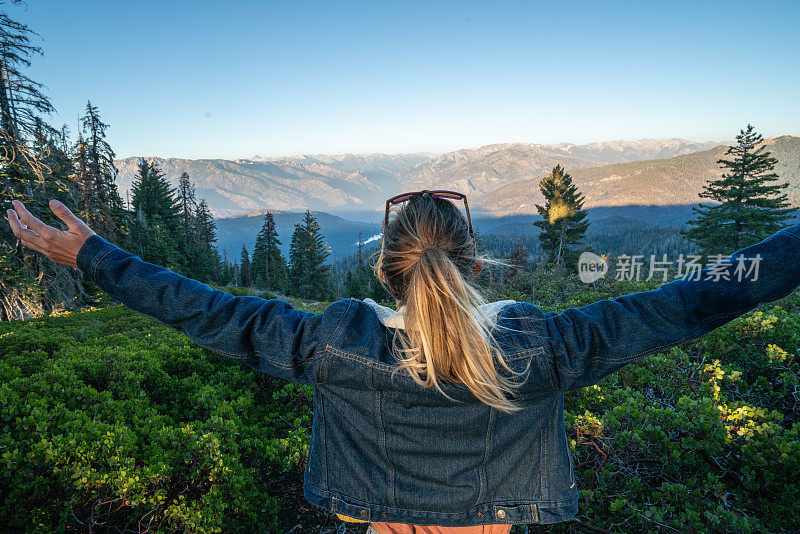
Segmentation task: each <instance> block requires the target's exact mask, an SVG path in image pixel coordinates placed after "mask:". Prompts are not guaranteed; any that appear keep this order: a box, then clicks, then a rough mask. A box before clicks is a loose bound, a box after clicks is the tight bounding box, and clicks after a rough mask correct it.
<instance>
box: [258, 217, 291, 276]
mask: <svg viewBox="0 0 800 534" xmlns="http://www.w3.org/2000/svg"><path fill="white" fill-rule="evenodd" d="M280 245H281V242H280V240H279V239H278V231H277V229H276V228H275V218H274V217H273V216H272V213H270V212H267V214H266V215H264V225H263V226H262V227H261V231H260V232H259V233H258V236H257V237H256V245H255V248H254V249H253V258H252V266H251V267H252V270H253V283H254V284H255V285H256V286H258V287H263V288H267V289H274V290H277V291H286V290H287V285H288V282H289V269H288V266H287V265H286V258H284V257H283V254H281V249H280Z"/></svg>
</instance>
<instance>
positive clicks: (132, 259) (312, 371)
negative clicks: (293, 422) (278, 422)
mask: <svg viewBox="0 0 800 534" xmlns="http://www.w3.org/2000/svg"><path fill="white" fill-rule="evenodd" d="M77 264H78V268H79V269H80V270H81V271H82V272H83V273H84V274H85V275H86V276H87V277H88V278H89V279H90V280H92V281H94V282H95V283H96V284H98V285H99V286H100V287H101V288H102V289H103V290H104V291H105V292H106V293H108V294H109V295H110V296H111V297H113V298H114V299H116V300H118V301H119V302H121V303H122V304H124V305H126V306H127V307H129V308H131V309H133V310H136V311H138V312H141V313H143V314H145V315H149V316H150V317H153V318H154V319H156V320H157V321H159V322H161V323H163V324H166V325H168V326H171V327H173V328H175V329H177V330H179V331H181V332H183V333H185V334H186V335H187V336H189V337H190V338H191V339H192V340H193V341H195V342H196V343H197V344H199V345H201V346H203V347H205V348H208V349H210V350H213V351H214V352H218V353H220V354H222V355H224V356H228V357H230V358H233V359H235V360H239V361H241V362H243V363H245V364H246V365H248V366H250V367H252V368H254V369H257V370H259V371H262V372H264V373H268V374H270V375H273V376H277V377H280V378H283V379H286V380H293V381H296V382H301V383H304V384H314V383H316V382H318V381H319V380H320V367H321V364H322V361H323V359H324V356H325V354H326V344H327V342H328V340H329V339H330V338H331V337H332V336H333V333H334V332H335V331H336V328H337V326H338V324H339V323H340V322H341V320H342V318H343V316H344V315H345V313H346V310H347V308H348V305H349V301H339V302H337V303H335V304H333V305H331V306H330V307H328V309H327V310H325V311H324V312H323V313H322V314H314V313H311V312H304V311H300V310H297V309H295V308H293V307H292V306H291V305H289V304H288V303H286V302H284V301H282V300H277V299H273V300H265V299H262V298H259V297H249V296H247V297H234V296H232V295H229V294H228V293H225V292H224V291H219V290H215V289H212V288H211V287H209V286H208V285H206V284H203V283H200V282H198V281H196V280H192V279H190V278H186V277H184V276H181V275H179V274H176V273H174V272H172V271H170V270H168V269H166V268H164V267H159V266H158V265H153V264H151V263H147V262H145V261H143V260H142V259H141V258H139V257H138V256H135V255H133V254H130V253H128V252H126V251H124V250H122V249H121V248H119V247H117V246H116V245H113V244H111V243H109V242H108V241H106V240H105V239H103V238H102V237H100V236H98V235H93V236H91V237H90V238H89V239H87V240H86V242H85V243H84V245H83V246H82V247H81V250H80V252H79V253H78V259H77Z"/></svg>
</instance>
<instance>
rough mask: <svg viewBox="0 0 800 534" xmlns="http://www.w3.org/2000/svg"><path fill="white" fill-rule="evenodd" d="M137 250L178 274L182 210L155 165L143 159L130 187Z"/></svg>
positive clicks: (146, 257) (173, 192) (174, 194)
mask: <svg viewBox="0 0 800 534" xmlns="http://www.w3.org/2000/svg"><path fill="white" fill-rule="evenodd" d="M131 192H132V194H133V198H132V200H131V205H132V207H133V210H134V213H135V218H136V221H135V222H136V227H137V231H136V233H137V234H138V235H137V238H138V239H139V247H140V249H141V251H142V254H144V256H143V258H144V259H145V260H147V261H150V262H153V263H158V264H160V265H164V266H166V267H168V268H170V269H173V270H176V271H180V266H181V257H180V251H179V248H178V246H177V241H178V239H180V230H179V229H180V219H181V208H180V204H179V200H178V198H177V197H176V192H175V190H174V189H172V188H171V187H170V185H169V182H168V181H167V179H166V178H165V177H164V174H163V173H162V172H161V171H160V170H159V169H158V166H157V165H156V164H155V163H149V162H148V161H147V160H145V159H142V160H141V161H140V162H139V172H138V174H137V175H136V178H134V181H133V185H132V186H131Z"/></svg>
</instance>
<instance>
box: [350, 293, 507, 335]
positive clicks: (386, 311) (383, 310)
mask: <svg viewBox="0 0 800 534" xmlns="http://www.w3.org/2000/svg"><path fill="white" fill-rule="evenodd" d="M364 303H365V304H369V306H370V307H371V308H372V309H373V310H375V313H376V314H377V315H378V319H379V320H380V322H381V324H383V325H384V326H386V327H388V328H399V329H402V330H405V328H406V323H405V319H404V317H403V311H404V309H405V308H404V307H403V306H401V307H400V308H398V309H397V311H395V310H393V309H391V308H388V307H386V306H381V305H380V304H378V303H377V302H375V301H374V300H372V299H370V298H366V299H364ZM515 303H516V301H515V300H498V301H497V302H488V303H486V304H484V305H483V306H481V308H480V309H481V311H482V312H483V313H484V315H486V316H488V317H492V318H494V317H497V314H499V313H500V310H502V309H503V308H505V307H506V306H508V305H509V304H515Z"/></svg>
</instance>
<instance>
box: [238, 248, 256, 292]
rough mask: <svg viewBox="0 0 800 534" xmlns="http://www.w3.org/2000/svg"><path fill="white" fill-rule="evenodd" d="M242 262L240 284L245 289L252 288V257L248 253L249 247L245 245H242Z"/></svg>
mask: <svg viewBox="0 0 800 534" xmlns="http://www.w3.org/2000/svg"><path fill="white" fill-rule="evenodd" d="M241 262H242V264H241V265H240V266H239V276H240V281H239V283H240V284H242V286H244V287H250V286H252V285H253V272H252V270H251V269H250V255H249V254H248V253H247V247H246V246H245V245H244V244H242V256H241Z"/></svg>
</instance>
